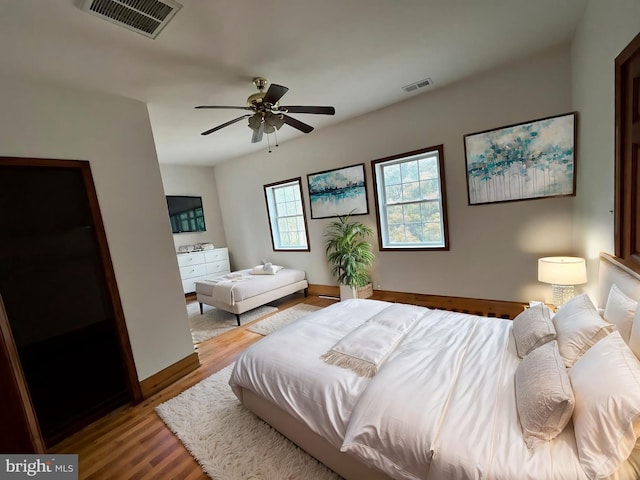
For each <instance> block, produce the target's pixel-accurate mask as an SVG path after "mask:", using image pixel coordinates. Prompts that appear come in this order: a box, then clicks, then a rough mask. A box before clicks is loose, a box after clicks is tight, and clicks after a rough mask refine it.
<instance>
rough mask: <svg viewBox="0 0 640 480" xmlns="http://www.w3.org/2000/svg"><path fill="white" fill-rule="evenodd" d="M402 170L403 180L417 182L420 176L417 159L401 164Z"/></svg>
mask: <svg viewBox="0 0 640 480" xmlns="http://www.w3.org/2000/svg"><path fill="white" fill-rule="evenodd" d="M400 169H401V171H402V182H403V183H406V182H415V181H416V180H418V179H419V177H418V162H417V161H415V160H412V161H408V162H405V163H402V164H400Z"/></svg>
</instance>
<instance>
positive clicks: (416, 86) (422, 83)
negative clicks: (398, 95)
mask: <svg viewBox="0 0 640 480" xmlns="http://www.w3.org/2000/svg"><path fill="white" fill-rule="evenodd" d="M429 85H433V80H431V79H430V78H425V79H424V80H420V81H419V82H415V83H412V84H410V85H405V86H404V87H402V89H403V90H404V91H405V92H414V91H416V90H418V89H419V88H424V87H428V86H429Z"/></svg>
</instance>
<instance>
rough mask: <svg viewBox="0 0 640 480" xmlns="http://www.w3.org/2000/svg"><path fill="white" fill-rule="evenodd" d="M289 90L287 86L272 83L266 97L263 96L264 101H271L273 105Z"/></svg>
mask: <svg viewBox="0 0 640 480" xmlns="http://www.w3.org/2000/svg"><path fill="white" fill-rule="evenodd" d="M288 91H289V89H288V88H287V87H283V86H282V85H277V84H275V83H272V84H271V85H269V90H267V93H265V95H264V97H263V98H262V103H270V104H272V105H273V104H274V103H276V102H277V101H278V100H280V99H281V98H282V96H283V95H284V94H285V93H287V92H288Z"/></svg>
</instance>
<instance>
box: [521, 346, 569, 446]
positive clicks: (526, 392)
mask: <svg viewBox="0 0 640 480" xmlns="http://www.w3.org/2000/svg"><path fill="white" fill-rule="evenodd" d="M515 384H516V407H517V409H518V417H519V418H520V426H521V427H522V435H523V437H524V441H525V443H526V444H527V447H529V448H535V447H536V446H538V445H540V444H542V443H545V442H548V441H550V440H553V439H554V438H556V437H557V436H558V435H559V434H560V432H562V430H564V427H566V426H567V423H569V420H571V414H572V413H573V407H574V403H575V400H574V397H573V390H572V389H571V382H570V381H569V375H568V374H567V369H566V368H565V366H564V363H563V361H562V358H560V351H559V350H558V342H556V341H555V340H552V341H550V342H548V343H545V344H544V345H542V346H540V347H538V348H536V349H535V350H533V351H532V352H531V353H529V354H528V355H527V356H526V357H524V360H522V362H520V364H519V365H518V368H516V373H515Z"/></svg>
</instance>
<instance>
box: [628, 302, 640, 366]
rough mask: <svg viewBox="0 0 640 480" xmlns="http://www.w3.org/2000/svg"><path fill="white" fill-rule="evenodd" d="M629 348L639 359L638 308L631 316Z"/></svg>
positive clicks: (639, 312)
mask: <svg viewBox="0 0 640 480" xmlns="http://www.w3.org/2000/svg"><path fill="white" fill-rule="evenodd" d="M629 348H630V349H631V351H632V352H633V353H635V354H636V357H638V358H639V359H640V308H638V309H637V310H636V314H635V315H634V316H633V325H632V326H631V333H630V335H629Z"/></svg>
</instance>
